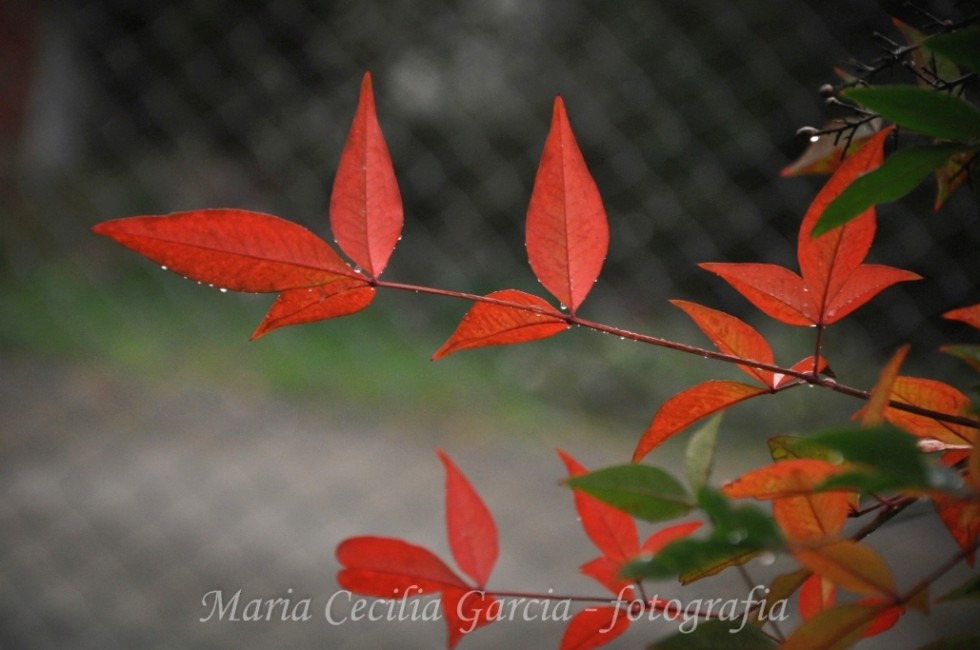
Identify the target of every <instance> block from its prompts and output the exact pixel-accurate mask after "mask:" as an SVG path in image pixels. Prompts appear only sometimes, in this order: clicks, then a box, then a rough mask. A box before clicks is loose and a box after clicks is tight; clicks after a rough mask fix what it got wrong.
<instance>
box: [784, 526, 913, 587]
mask: <svg viewBox="0 0 980 650" xmlns="http://www.w3.org/2000/svg"><path fill="white" fill-rule="evenodd" d="M794 555H795V556H796V559H797V560H798V561H799V562H800V564H802V565H803V566H805V567H806V568H808V569H810V570H811V571H813V572H814V573H816V574H817V575H819V576H823V577H824V578H826V579H827V580H830V581H831V582H833V583H834V584H835V585H836V586H838V587H840V588H841V589H847V590H848V591H853V592H855V593H859V594H868V595H872V596H884V597H886V598H890V599H892V600H894V598H895V582H894V580H893V579H892V575H891V572H890V571H889V570H888V565H886V564H885V562H884V560H882V559H881V557H880V556H879V555H878V554H877V553H876V552H875V551H873V550H872V549H871V548H870V547H868V546H865V545H863V544H859V543H857V542H854V541H851V540H849V539H841V540H837V541H835V542H831V543H829V544H824V545H822V546H817V547H813V548H800V549H797V550H796V551H794Z"/></svg>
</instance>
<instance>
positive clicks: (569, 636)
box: [559, 607, 629, 650]
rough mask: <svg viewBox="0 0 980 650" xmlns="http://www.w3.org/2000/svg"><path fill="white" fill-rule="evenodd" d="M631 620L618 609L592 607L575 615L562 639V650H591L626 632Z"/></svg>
mask: <svg viewBox="0 0 980 650" xmlns="http://www.w3.org/2000/svg"><path fill="white" fill-rule="evenodd" d="M628 627H629V618H627V617H626V615H625V612H621V611H620V610H619V608H618V607H590V608H588V609H583V610H582V611H580V612H578V613H577V614H575V616H573V617H572V620H570V621H569V622H568V627H566V628H565V634H564V635H563V636H562V638H561V645H560V646H559V647H560V649H561V650H590V649H591V648H598V647H599V646H603V645H606V644H607V643H610V642H612V640H613V639H615V638H616V637H618V636H619V635H620V634H622V633H623V632H625V631H626V628H628Z"/></svg>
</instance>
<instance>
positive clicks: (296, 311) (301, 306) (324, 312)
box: [252, 278, 374, 340]
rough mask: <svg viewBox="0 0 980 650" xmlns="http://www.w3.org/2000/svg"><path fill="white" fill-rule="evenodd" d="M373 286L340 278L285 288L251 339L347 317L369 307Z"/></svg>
mask: <svg viewBox="0 0 980 650" xmlns="http://www.w3.org/2000/svg"><path fill="white" fill-rule="evenodd" d="M373 299H374V287H372V286H369V285H368V283H367V281H366V280H363V279H360V278H340V279H337V280H333V281H331V282H327V283H326V284H321V285H320V286H317V287H307V288H305V289H304V288H302V287H300V288H297V289H286V290H285V291H283V292H282V293H280V294H279V295H278V296H277V297H276V300H275V302H273V303H272V306H271V307H270V308H269V311H268V312H267V313H266V315H265V318H264V319H263V320H262V322H261V323H260V324H259V326H258V327H257V328H256V329H255V331H254V332H253V333H252V339H253V340H254V339H257V338H259V337H260V336H263V335H264V334H267V333H269V332H271V331H272V330H274V329H278V328H280V327H286V326H287V325H299V324H301V323H311V322H314V321H319V320H327V319H329V318H337V317H340V316H347V315H350V314H353V313H356V312H358V311H361V310H362V309H364V308H365V307H367V306H368V305H369V304H370V303H371V301H372V300H373Z"/></svg>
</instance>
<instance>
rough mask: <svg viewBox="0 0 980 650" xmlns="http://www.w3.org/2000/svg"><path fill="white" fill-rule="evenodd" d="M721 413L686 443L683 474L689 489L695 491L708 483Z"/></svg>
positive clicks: (699, 429)
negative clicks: (689, 486)
mask: <svg viewBox="0 0 980 650" xmlns="http://www.w3.org/2000/svg"><path fill="white" fill-rule="evenodd" d="M722 415H723V413H718V414H717V415H715V416H713V417H712V418H711V419H710V420H708V421H707V422H705V423H704V424H703V425H702V426H701V427H700V428H698V430H697V431H695V432H694V435H692V436H691V441H690V442H688V443H687V449H686V450H685V451H684V473H685V474H687V480H688V482H689V483H690V484H691V487H692V488H694V489H695V490H697V489H698V488H700V487H701V486H703V485H705V484H706V483H707V482H708V478H709V477H710V476H711V465H712V463H713V462H714V458H715V440H716V439H717V437H718V426H719V425H720V424H721V418H722Z"/></svg>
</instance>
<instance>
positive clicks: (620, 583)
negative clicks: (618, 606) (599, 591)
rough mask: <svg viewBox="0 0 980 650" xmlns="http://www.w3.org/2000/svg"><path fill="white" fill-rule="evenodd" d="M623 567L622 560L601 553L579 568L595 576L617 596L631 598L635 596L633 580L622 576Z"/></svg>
mask: <svg viewBox="0 0 980 650" xmlns="http://www.w3.org/2000/svg"><path fill="white" fill-rule="evenodd" d="M622 568H623V562H622V561H620V560H613V559H612V558H610V557H608V556H606V555H601V556H599V557H597V558H594V559H592V560H589V561H588V562H586V563H585V564H583V565H582V566H580V567H579V569H578V570H579V571H581V572H582V574H584V575H587V576H589V577H590V578H593V579H594V580H595V581H596V582H598V583H599V584H601V585H602V586H603V587H605V588H606V589H608V590H609V591H611V592H612V593H614V594H616V595H617V596H622V597H623V599H624V600H630V599H632V598H633V589H632V585H633V581H632V580H629V579H628V578H622V577H620V575H619V572H620V570H621V569H622ZM624 589H628V591H625V592H624V591H623V590H624Z"/></svg>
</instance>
